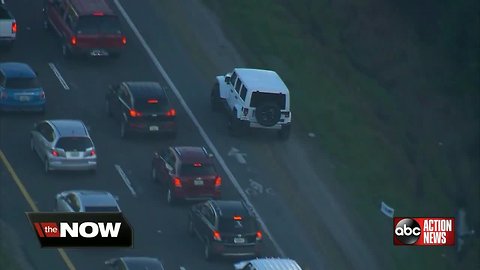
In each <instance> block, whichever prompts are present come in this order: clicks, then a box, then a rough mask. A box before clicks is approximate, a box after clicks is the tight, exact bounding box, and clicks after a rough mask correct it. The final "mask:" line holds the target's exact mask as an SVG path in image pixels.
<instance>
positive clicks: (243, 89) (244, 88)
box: [240, 84, 247, 100]
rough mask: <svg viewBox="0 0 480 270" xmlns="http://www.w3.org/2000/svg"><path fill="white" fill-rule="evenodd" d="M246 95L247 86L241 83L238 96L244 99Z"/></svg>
mask: <svg viewBox="0 0 480 270" xmlns="http://www.w3.org/2000/svg"><path fill="white" fill-rule="evenodd" d="M246 96H247V88H246V87H245V85H243V84H242V89H241V90H240V98H241V99H243V100H245V97H246Z"/></svg>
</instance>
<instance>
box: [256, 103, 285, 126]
mask: <svg viewBox="0 0 480 270" xmlns="http://www.w3.org/2000/svg"><path fill="white" fill-rule="evenodd" d="M255 117H256V118H257V121H258V123H259V124H260V125H262V126H266V127H271V126H274V125H275V124H277V123H278V121H279V120H280V107H279V106H278V105H277V104H275V103H269V102H267V103H264V104H262V105H260V106H258V107H257V109H256V111H255Z"/></svg>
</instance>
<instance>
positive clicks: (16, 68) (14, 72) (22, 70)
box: [0, 62, 37, 78]
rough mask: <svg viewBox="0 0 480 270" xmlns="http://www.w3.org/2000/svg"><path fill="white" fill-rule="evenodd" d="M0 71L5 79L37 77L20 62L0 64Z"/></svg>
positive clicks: (29, 68)
mask: <svg viewBox="0 0 480 270" xmlns="http://www.w3.org/2000/svg"><path fill="white" fill-rule="evenodd" d="M0 70H2V71H3V74H5V76H6V77H7V78H9V77H10V78H11V77H14V78H36V77H37V75H36V74H35V72H34V71H33V69H32V68H31V67H30V66H29V65H28V64H25V63H20V62H6V63H0Z"/></svg>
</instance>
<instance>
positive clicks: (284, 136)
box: [278, 124, 291, 141]
mask: <svg viewBox="0 0 480 270" xmlns="http://www.w3.org/2000/svg"><path fill="white" fill-rule="evenodd" d="M290 129H291V126H290V124H288V125H284V126H282V129H280V130H279V131H278V137H279V138H280V140H282V141H286V140H288V138H289V137H290Z"/></svg>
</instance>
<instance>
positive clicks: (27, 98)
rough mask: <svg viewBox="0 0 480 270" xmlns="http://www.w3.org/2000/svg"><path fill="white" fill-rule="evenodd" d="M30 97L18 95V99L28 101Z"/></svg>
mask: <svg viewBox="0 0 480 270" xmlns="http://www.w3.org/2000/svg"><path fill="white" fill-rule="evenodd" d="M29 100H30V97H29V96H20V101H29Z"/></svg>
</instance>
